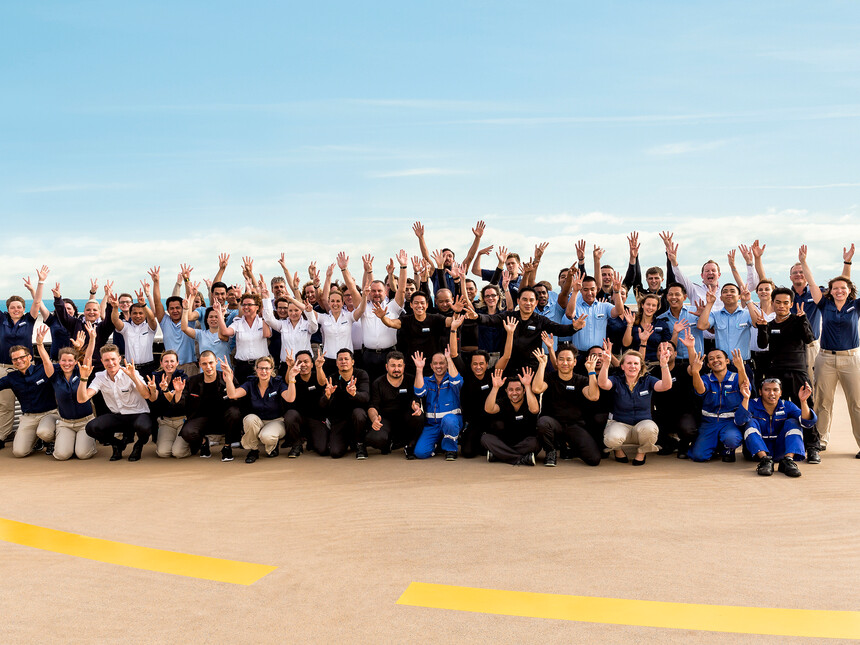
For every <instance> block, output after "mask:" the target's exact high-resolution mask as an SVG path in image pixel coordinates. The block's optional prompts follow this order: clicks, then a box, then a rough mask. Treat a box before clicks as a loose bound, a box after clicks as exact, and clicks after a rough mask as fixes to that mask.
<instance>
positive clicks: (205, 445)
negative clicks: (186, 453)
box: [200, 439, 212, 459]
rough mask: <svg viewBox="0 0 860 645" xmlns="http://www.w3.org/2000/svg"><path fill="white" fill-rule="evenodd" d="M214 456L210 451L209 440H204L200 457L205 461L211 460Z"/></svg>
mask: <svg viewBox="0 0 860 645" xmlns="http://www.w3.org/2000/svg"><path fill="white" fill-rule="evenodd" d="M211 456H212V451H211V450H210V449H209V440H208V439H204V440H203V443H201V444H200V457H201V458H203V459H209V457H211Z"/></svg>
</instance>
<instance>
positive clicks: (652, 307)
mask: <svg viewBox="0 0 860 645" xmlns="http://www.w3.org/2000/svg"><path fill="white" fill-rule="evenodd" d="M659 308H660V299H659V298H645V300H643V301H642V313H644V314H645V315H646V316H648V317H649V318H653V317H654V314H656V313H657V310H658V309H659Z"/></svg>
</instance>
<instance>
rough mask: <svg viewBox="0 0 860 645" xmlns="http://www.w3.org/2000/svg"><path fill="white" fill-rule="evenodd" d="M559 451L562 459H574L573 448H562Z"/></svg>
mask: <svg viewBox="0 0 860 645" xmlns="http://www.w3.org/2000/svg"><path fill="white" fill-rule="evenodd" d="M559 452H560V453H561V454H560V455H559V456H560V457H561V459H562V461H573V450H571V449H570V448H562V449H561V450H560V451H559Z"/></svg>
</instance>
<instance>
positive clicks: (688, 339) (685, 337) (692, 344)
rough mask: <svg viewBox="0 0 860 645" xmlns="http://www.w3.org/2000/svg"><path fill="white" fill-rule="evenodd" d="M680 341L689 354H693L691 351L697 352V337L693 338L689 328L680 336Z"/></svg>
mask: <svg viewBox="0 0 860 645" xmlns="http://www.w3.org/2000/svg"><path fill="white" fill-rule="evenodd" d="M678 340H680V341H681V343H682V344H683V345H684V346H685V347H686V348H687V350H688V353H692V352H690V351H689V350H693V351H695V348H696V337H695V336H693V334H692V333H691V332H690V329H689V328H687V329H685V330H684V333H683V334H679V335H678Z"/></svg>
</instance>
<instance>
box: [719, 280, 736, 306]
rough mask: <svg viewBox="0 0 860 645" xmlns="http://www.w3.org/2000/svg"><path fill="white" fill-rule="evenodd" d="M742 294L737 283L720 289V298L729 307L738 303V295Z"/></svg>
mask: <svg viewBox="0 0 860 645" xmlns="http://www.w3.org/2000/svg"><path fill="white" fill-rule="evenodd" d="M739 296H740V292H739V291H738V288H737V285H734V284H727V285H725V286H724V287H723V289H722V291H720V300H722V301H723V304H724V305H725V306H726V308H727V309H731V308H732V307H735V306H736V305H737V304H738V297H739Z"/></svg>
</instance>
